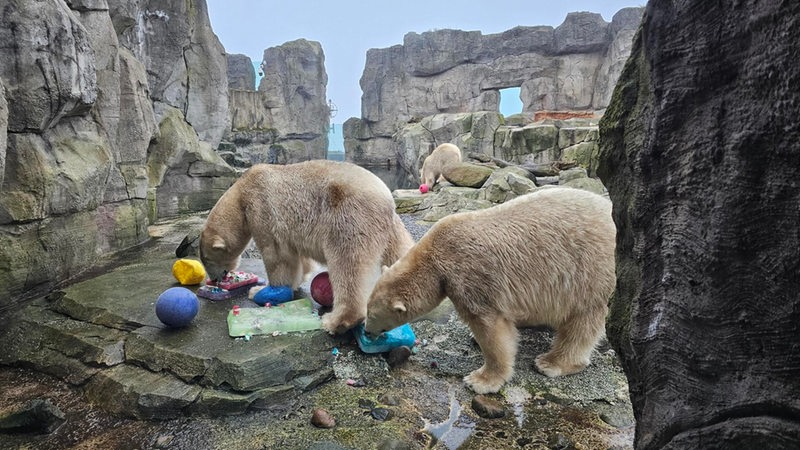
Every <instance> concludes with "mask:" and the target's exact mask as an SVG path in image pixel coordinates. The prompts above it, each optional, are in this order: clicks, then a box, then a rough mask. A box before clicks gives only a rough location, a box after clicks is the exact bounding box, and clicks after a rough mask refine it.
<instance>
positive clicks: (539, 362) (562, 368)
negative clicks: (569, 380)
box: [535, 353, 589, 378]
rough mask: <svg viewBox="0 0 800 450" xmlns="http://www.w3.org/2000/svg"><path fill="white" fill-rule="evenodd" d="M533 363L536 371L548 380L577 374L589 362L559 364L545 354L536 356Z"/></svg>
mask: <svg viewBox="0 0 800 450" xmlns="http://www.w3.org/2000/svg"><path fill="white" fill-rule="evenodd" d="M535 363H536V369H537V370H539V372H541V373H542V374H544V375H547V376H548V377H550V378H554V377H559V376H561V375H570V374H573V373H578V372H580V371H581V370H583V369H584V368H586V366H587V365H589V361H581V362H580V363H578V364H564V363H561V364H559V363H556V362H553V361H551V358H549V357H548V354H547V353H545V354H544V355H539V356H537V357H536V362H535Z"/></svg>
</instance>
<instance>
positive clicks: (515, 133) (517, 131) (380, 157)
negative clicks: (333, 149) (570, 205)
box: [344, 111, 598, 187]
mask: <svg viewBox="0 0 800 450" xmlns="http://www.w3.org/2000/svg"><path fill="white" fill-rule="evenodd" d="M597 122H598V119H596V118H590V119H566V120H552V119H545V120H542V121H539V122H534V123H529V124H526V125H524V126H506V125H503V116H502V115H500V114H499V113H496V112H488V111H483V112H476V113H457V114H435V115H432V116H428V117H424V118H423V119H422V120H420V121H418V122H414V123H410V124H407V125H405V126H404V127H402V128H400V129H399V130H398V131H397V132H396V133H395V134H394V135H393V136H392V137H391V138H370V136H369V131H368V130H365V129H363V128H361V126H362V125H364V122H363V121H361V120H359V119H350V120H348V121H347V122H345V124H344V129H345V130H346V133H345V134H349V136H350V137H349V138H348V139H347V140H346V141H345V147H347V148H348V152H347V157H348V158H349V159H352V160H358V161H361V163H360V164H362V165H366V166H372V167H378V166H382V165H386V164H387V161H388V162H389V164H394V163H395V162H396V163H397V165H398V166H399V167H400V168H401V169H402V170H403V174H402V176H400V177H399V178H398V179H399V180H400V181H401V183H400V185H401V186H400V187H415V186H418V185H419V182H420V180H419V169H420V168H421V167H422V161H423V160H424V159H425V157H426V156H428V155H429V154H430V152H431V151H433V149H434V148H436V146H438V145H439V144H442V143H445V142H450V143H453V144H455V145H457V146H458V147H459V148H460V149H461V152H462V154H467V153H482V154H485V155H488V156H491V157H494V158H498V159H501V160H504V161H507V162H509V163H514V164H529V163H530V164H548V163H551V162H554V161H563V162H575V163H577V164H578V165H580V166H581V167H583V168H585V169H586V170H587V171H588V172H589V175H590V176H592V177H594V176H596V169H597V154H598V148H597V136H598V133H597ZM387 154H392V155H394V157H393V158H392V157H388V156H387Z"/></svg>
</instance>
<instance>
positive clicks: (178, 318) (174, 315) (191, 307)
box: [156, 287, 200, 328]
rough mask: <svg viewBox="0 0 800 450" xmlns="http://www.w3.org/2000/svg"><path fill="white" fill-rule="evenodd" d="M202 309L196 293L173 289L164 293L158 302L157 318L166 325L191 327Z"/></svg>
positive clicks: (180, 288) (184, 289)
mask: <svg viewBox="0 0 800 450" xmlns="http://www.w3.org/2000/svg"><path fill="white" fill-rule="evenodd" d="M199 309H200V301H199V300H197V296H196V295H195V294H194V292H192V291H190V290H189V289H186V288H183V287H173V288H169V289H167V290H166V291H164V292H162V293H161V295H159V296H158V301H156V316H158V320H160V321H161V322H162V323H163V324H164V325H167V326H170V327H174V328H180V327H185V326H186V325H189V323H190V322H191V321H192V319H194V316H196V315H197V311H198V310H199Z"/></svg>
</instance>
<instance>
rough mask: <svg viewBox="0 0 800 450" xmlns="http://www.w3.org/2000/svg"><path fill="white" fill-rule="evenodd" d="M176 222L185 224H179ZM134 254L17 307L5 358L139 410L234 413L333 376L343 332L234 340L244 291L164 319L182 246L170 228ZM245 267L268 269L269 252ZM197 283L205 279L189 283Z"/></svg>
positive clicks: (114, 408) (119, 408)
mask: <svg viewBox="0 0 800 450" xmlns="http://www.w3.org/2000/svg"><path fill="white" fill-rule="evenodd" d="M175 229H176V230H183V231H184V232H185V231H186V228H184V227H181V226H178V227H176V228H175ZM162 238H166V241H165V242H158V240H157V242H156V243H155V245H153V246H152V248H149V249H143V250H142V252H141V254H137V257H136V258H135V261H134V262H132V263H130V264H126V265H121V266H118V267H116V268H114V269H113V270H110V271H108V272H107V273H102V274H99V275H97V276H95V277H92V278H89V279H87V280H85V281H81V282H78V283H75V284H73V285H71V286H69V287H67V288H65V289H63V290H61V291H57V292H54V293H52V294H50V295H49V296H47V297H46V298H42V299H39V300H36V301H34V302H33V303H31V304H29V305H27V306H25V307H23V308H22V309H20V310H18V311H16V312H15V313H14V314H12V316H11V317H10V318H9V319H8V322H7V323H8V324H9V326H8V327H7V329H6V330H5V331H4V333H3V337H2V339H1V340H0V344H2V346H3V347H4V348H5V349H6V351H5V352H2V355H1V356H0V363H4V364H14V365H25V366H30V367H32V368H34V369H36V370H39V371H41V372H45V373H48V374H51V375H55V376H57V377H59V378H62V379H64V380H66V381H68V382H70V383H72V384H75V385H84V389H85V392H86V395H87V397H88V398H89V399H90V400H91V401H92V402H94V403H97V404H99V405H101V406H102V407H103V408H105V409H107V410H109V411H111V412H115V413H120V414H123V415H132V416H134V417H137V418H157V419H165V418H170V417H176V416H179V415H182V414H192V413H197V412H199V413H206V414H210V415H227V414H238V413H242V412H244V411H246V410H248V409H250V408H256V409H258V408H264V407H269V405H270V404H273V403H275V402H282V401H283V400H285V399H286V397H287V396H291V395H295V394H296V391H305V390H308V389H311V388H313V387H315V386H317V385H318V384H320V383H322V382H324V381H326V380H329V379H331V378H332V377H333V369H332V368H331V367H330V364H328V358H329V356H330V355H331V350H332V348H333V347H335V346H336V345H338V344H337V341H336V339H334V338H333V337H330V336H328V335H327V334H326V333H325V332H323V331H314V332H305V333H302V339H298V338H297V335H296V334H293V335H281V336H269V337H268V338H267V337H265V338H262V339H252V340H247V341H245V340H244V339H233V338H231V337H229V336H228V327H227V322H226V317H227V314H228V311H229V310H230V309H231V308H232V306H233V305H234V304H239V305H241V307H258V306H257V305H256V304H255V303H253V302H252V301H250V300H248V299H247V297H246V295H245V296H241V297H237V298H233V299H228V300H221V301H211V300H207V299H204V298H202V297H201V298H200V310H199V312H198V314H197V316H196V317H195V319H194V320H193V321H192V323H191V324H190V325H189V326H187V327H185V328H180V329H173V328H169V327H167V326H165V325H163V324H162V323H161V322H160V321H159V320H158V318H157V317H156V314H155V302H156V299H157V298H158V296H159V295H160V294H161V293H162V292H163V291H164V290H166V289H167V288H170V287H173V286H180V285H179V284H178V283H177V282H176V280H175V279H174V278H173V276H172V265H173V263H174V262H175V260H176V259H177V258H176V257H175V255H174V249H175V247H176V245H175V244H174V240H173V239H169V237H167V236H164V237H162ZM241 269H242V270H246V271H252V272H254V273H257V274H258V275H260V276H262V277H263V276H265V274H264V270H263V265H262V263H261V260H256V259H247V258H245V259H243V263H242V266H241ZM186 287H187V288H189V289H191V290H193V291H196V290H197V288H198V286H186Z"/></svg>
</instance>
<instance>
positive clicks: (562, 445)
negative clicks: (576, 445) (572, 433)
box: [547, 433, 572, 450]
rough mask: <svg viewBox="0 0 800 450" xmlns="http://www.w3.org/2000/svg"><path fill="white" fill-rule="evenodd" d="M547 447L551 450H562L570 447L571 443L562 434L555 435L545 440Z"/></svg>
mask: <svg viewBox="0 0 800 450" xmlns="http://www.w3.org/2000/svg"><path fill="white" fill-rule="evenodd" d="M547 446H548V447H550V448H551V449H553V450H563V449H566V448H569V447H570V446H572V441H570V440H569V438H568V437H567V436H565V435H564V434H563V433H555V434H553V435H552V436H550V438H549V439H548V440H547Z"/></svg>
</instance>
